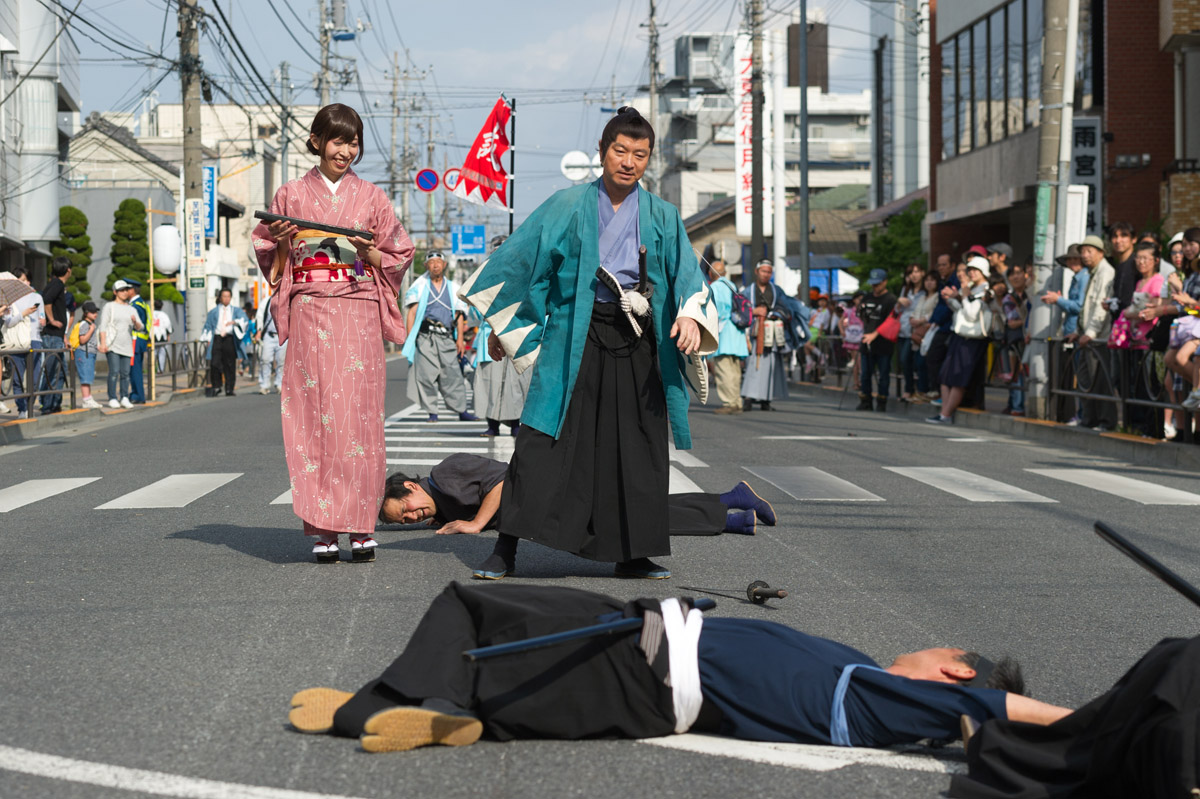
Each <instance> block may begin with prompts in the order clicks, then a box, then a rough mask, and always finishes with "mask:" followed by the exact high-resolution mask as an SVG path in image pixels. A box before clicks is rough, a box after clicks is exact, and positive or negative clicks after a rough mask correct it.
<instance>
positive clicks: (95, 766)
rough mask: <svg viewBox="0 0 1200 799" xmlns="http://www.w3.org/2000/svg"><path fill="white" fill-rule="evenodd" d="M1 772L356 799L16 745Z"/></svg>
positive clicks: (189, 792) (194, 794) (234, 796)
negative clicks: (179, 772)
mask: <svg viewBox="0 0 1200 799" xmlns="http://www.w3.org/2000/svg"><path fill="white" fill-rule="evenodd" d="M0 769H2V770H4V771H15V772H18V773H20V774H30V775H32V776H35V777H46V778H48V779H52V780H63V781H65V782H77V783H82V784H84V785H97V786H100V787H103V788H115V789H117V790H121V791H136V792H138V793H149V794H154V795H155V796H171V797H179V799H355V797H348V796H344V795H340V794H331V793H311V792H309V791H293V790H290V789H288V788H268V787H266V786H263V785H240V784H238V783H236V782H218V781H217V780H206V779H202V778H199V777H184V776H182V775H179V774H166V773H163V772H161V771H146V770H144V769H140V768H126V767H124V766H111V765H109V764H107V763H95V762H92V761H90V760H75V759H74V758H70V757H59V756H58V755H47V754H43V753H41V752H33V751H30V750H28V749H17V748H16V747H12V746H0Z"/></svg>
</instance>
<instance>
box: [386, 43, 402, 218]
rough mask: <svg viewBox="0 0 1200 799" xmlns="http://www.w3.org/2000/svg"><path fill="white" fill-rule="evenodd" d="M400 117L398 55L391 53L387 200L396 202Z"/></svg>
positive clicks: (398, 171)
mask: <svg viewBox="0 0 1200 799" xmlns="http://www.w3.org/2000/svg"><path fill="white" fill-rule="evenodd" d="M399 115H400V54H399V53H397V52H396V51H395V50H393V51H392V156H391V158H389V159H388V199H389V200H391V201H392V203H393V204H395V202H396V179H397V176H398V175H399V174H400V169H399V167H400V165H399V164H398V163H396V123H397V120H396V118H397V117H398V116H399Z"/></svg>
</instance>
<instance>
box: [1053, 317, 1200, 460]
mask: <svg viewBox="0 0 1200 799" xmlns="http://www.w3.org/2000/svg"><path fill="white" fill-rule="evenodd" d="M1049 371H1050V387H1049V391H1050V395H1051V396H1052V397H1063V398H1074V399H1078V400H1089V401H1095V402H1103V403H1111V404H1114V405H1115V406H1116V423H1117V427H1118V428H1123V429H1125V430H1133V428H1134V426H1135V425H1136V426H1139V427H1141V428H1142V432H1148V433H1150V434H1151V435H1153V436H1155V437H1158V438H1162V436H1163V418H1162V415H1161V414H1159V413H1158V411H1165V410H1172V411H1176V412H1177V413H1180V414H1182V415H1183V418H1184V419H1187V420H1188V422H1189V423H1186V424H1180V425H1176V427H1177V428H1178V430H1179V435H1178V438H1177V440H1181V441H1186V442H1191V441H1192V440H1193V435H1192V433H1191V429H1190V428H1191V424H1190V418H1191V413H1192V412H1191V411H1188V410H1187V409H1185V408H1184V407H1183V406H1182V405H1180V404H1179V403H1180V402H1181V401H1182V399H1183V397H1176V398H1175V399H1174V400H1172V399H1171V391H1172V390H1171V389H1170V387H1169V384H1170V383H1173V382H1174V375H1175V373H1174V372H1172V371H1170V370H1169V369H1167V368H1166V365H1165V364H1164V362H1163V353H1161V352H1154V351H1151V350H1149V349H1145V350H1130V349H1120V350H1118V349H1109V348H1108V341H1107V340H1100V339H1095V340H1092V341H1089V342H1088V343H1087V345H1086V346H1084V347H1080V346H1078V345H1077V344H1073V343H1072V342H1067V341H1064V340H1062V339H1051V340H1050V364H1049ZM1185 386H1186V384H1185ZM1188 390H1189V389H1188V388H1186V387H1185V388H1184V395H1185V396H1186V392H1187V391H1188ZM1063 405H1064V404H1063V403H1059V404H1057V405H1056V406H1055V407H1054V413H1052V416H1051V418H1053V419H1054V420H1055V421H1066V419H1063V418H1061V417H1062V416H1063V415H1064V411H1063ZM1148 413H1152V414H1153V415H1152V416H1149V415H1148ZM1068 418H1069V416H1068ZM1147 422H1149V424H1147Z"/></svg>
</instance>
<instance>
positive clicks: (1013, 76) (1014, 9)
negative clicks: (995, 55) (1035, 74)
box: [1004, 0, 1025, 136]
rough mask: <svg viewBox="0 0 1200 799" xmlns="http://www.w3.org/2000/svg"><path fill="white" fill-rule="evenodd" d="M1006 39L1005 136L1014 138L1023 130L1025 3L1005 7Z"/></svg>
mask: <svg viewBox="0 0 1200 799" xmlns="http://www.w3.org/2000/svg"><path fill="white" fill-rule="evenodd" d="M1005 12H1006V15H1007V25H1006V27H1007V29H1008V37H1007V39H1006V40H1005V46H1004V49H1005V52H1006V53H1007V56H1008V59H1007V60H1008V74H1007V80H1008V84H1007V88H1006V89H1005V96H1006V97H1007V98H1008V102H1007V103H1006V108H1005V116H1006V117H1007V122H1008V128H1007V134H1008V135H1009V136H1015V135H1016V134H1018V133H1020V132H1021V131H1023V130H1024V129H1025V36H1024V30H1025V2H1024V0H1017V2H1015V3H1009V4H1008V5H1007V6H1006V7H1005Z"/></svg>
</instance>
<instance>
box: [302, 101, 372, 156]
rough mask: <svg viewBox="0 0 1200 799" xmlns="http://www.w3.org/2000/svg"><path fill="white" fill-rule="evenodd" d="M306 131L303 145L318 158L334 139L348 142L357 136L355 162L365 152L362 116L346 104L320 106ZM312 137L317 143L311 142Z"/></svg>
mask: <svg viewBox="0 0 1200 799" xmlns="http://www.w3.org/2000/svg"><path fill="white" fill-rule="evenodd" d="M308 132H309V139H308V141H307V142H305V145H306V146H307V147H308V151H309V152H310V153H312V154H313V155H315V156H317V157H318V158H320V157H321V155H322V153H324V152H325V145H326V144H328V143H329V142H331V141H334V140H335V139H341V140H342V141H346V142H349V141H354V139H355V138H356V137H357V138H358V157H357V158H355V159H354V163H356V164H357V163H358V162H359V161H361V160H362V158H363V155H364V154H365V153H366V152H367V147H366V143H365V142H364V141H363V123H362V117H360V116H359V115H358V112H357V111H355V110H354V109H353V108H351V107H350V106H348V105H342V104H341V103H331V104H330V105H327V106H325V107H324V108H322V109H321V110H320V111H318V112H317V115H316V116H315V117H313V121H312V127H310V128H309V129H308ZM313 138H316V140H317V142H318V144H316V145H314V144H313V143H312V140H313Z"/></svg>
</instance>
